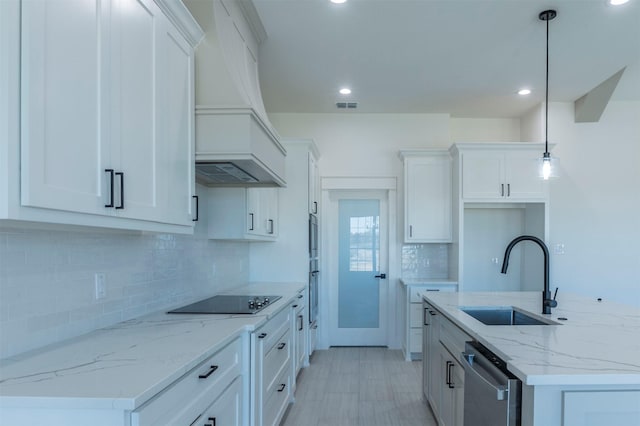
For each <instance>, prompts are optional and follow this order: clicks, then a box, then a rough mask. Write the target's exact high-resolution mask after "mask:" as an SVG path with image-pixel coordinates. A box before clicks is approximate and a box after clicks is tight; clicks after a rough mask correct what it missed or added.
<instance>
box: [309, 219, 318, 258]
mask: <svg viewBox="0 0 640 426" xmlns="http://www.w3.org/2000/svg"><path fill="white" fill-rule="evenodd" d="M317 258H318V217H317V216H316V215H314V214H310V215H309V259H317Z"/></svg>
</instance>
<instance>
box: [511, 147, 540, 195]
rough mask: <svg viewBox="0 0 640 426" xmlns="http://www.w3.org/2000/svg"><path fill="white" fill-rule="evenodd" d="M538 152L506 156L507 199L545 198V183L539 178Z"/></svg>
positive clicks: (514, 153)
mask: <svg viewBox="0 0 640 426" xmlns="http://www.w3.org/2000/svg"><path fill="white" fill-rule="evenodd" d="M541 156H542V153H541V152H538V151H522V152H519V151H517V152H509V153H507V154H506V156H505V160H506V161H505V168H506V170H505V175H506V183H507V194H506V196H507V198H510V199H539V198H544V197H545V182H544V180H542V179H541V178H540V177H538V175H539V172H538V159H539V157H541Z"/></svg>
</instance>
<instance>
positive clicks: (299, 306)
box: [293, 293, 307, 314]
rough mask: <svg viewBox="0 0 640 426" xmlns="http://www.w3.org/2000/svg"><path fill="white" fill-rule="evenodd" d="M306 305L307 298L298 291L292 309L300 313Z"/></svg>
mask: <svg viewBox="0 0 640 426" xmlns="http://www.w3.org/2000/svg"><path fill="white" fill-rule="evenodd" d="M306 305H307V298H306V297H304V293H299V294H298V297H297V298H296V299H294V301H293V309H294V310H295V312H296V314H300V312H302V310H303V309H304V307H305V306H306Z"/></svg>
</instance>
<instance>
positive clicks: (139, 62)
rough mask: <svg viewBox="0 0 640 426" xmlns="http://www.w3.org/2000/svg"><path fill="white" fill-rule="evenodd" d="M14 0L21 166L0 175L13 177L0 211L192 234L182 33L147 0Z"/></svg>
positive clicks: (189, 89)
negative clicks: (16, 4)
mask: <svg viewBox="0 0 640 426" xmlns="http://www.w3.org/2000/svg"><path fill="white" fill-rule="evenodd" d="M20 4H21V15H22V19H21V21H20V23H19V24H16V26H15V27H13V28H12V29H10V30H8V31H11V30H12V31H15V32H16V33H19V34H20V36H21V39H22V45H21V52H20V54H21V57H20V65H19V67H17V69H18V70H19V75H20V96H19V102H20V105H21V121H20V122H19V123H16V122H11V121H9V122H8V125H9V126H12V125H15V126H19V128H20V137H19V139H18V137H15V138H13V139H11V140H9V142H8V143H9V144H16V145H17V146H19V149H10V150H9V151H8V152H9V153H10V155H14V154H13V153H14V152H15V153H16V154H15V155H18V156H19V158H20V166H21V167H20V168H13V169H12V170H11V171H10V172H9V174H8V177H4V176H3V177H2V178H3V179H5V178H6V179H8V180H9V182H11V179H12V177H13V176H16V178H17V177H18V176H19V179H20V187H19V188H18V187H16V189H14V190H13V192H12V191H8V192H7V196H6V198H7V202H8V204H11V207H10V208H9V209H7V210H8V213H5V214H3V217H4V218H7V219H17V220H35V221H39V222H52V223H69V224H81V225H89V226H103V227H113V228H125V229H140V230H157V231H173V232H187V233H189V232H192V224H193V222H192V216H193V214H194V213H193V212H192V200H191V196H192V195H193V192H194V189H195V179H194V164H193V163H194V135H193V128H194V120H193V114H194V87H193V81H194V56H193V40H191V43H190V42H188V41H187V40H186V39H185V37H184V36H183V35H182V33H181V31H180V30H179V29H178V27H177V26H175V25H174V24H173V23H172V22H171V21H170V20H169V18H168V17H167V16H165V14H164V12H163V9H161V7H160V6H159V4H161V3H156V2H154V1H153V0H108V1H86V0H69V1H64V2H41V1H34V0H24V1H22V2H21V3H20ZM167 7H168V9H171V8H174V9H176V8H179V7H182V8H183V9H184V6H175V5H173V6H166V5H165V8H167ZM168 9H167V10H168ZM184 10H185V11H186V9H184ZM5 31H7V30H5ZM194 33H197V31H195V32H194ZM8 35H9V36H12V34H11V33H8ZM3 36H4V34H3ZM2 54H3V56H4V55H5V54H8V55H11V53H7V52H3V53H2ZM3 78H4V77H3ZM8 78H11V74H8ZM9 83H11V82H9ZM4 84H5V82H3V85H4ZM18 199H19V201H18Z"/></svg>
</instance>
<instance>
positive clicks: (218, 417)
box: [172, 377, 243, 426]
mask: <svg viewBox="0 0 640 426" xmlns="http://www.w3.org/2000/svg"><path fill="white" fill-rule="evenodd" d="M194 420H195V419H194ZM172 424H175V423H172ZM185 424H186V423H185ZM189 424H190V425H193V426H201V425H211V424H214V425H221V426H222V425H225V426H227V425H228V426H241V425H242V424H243V421H242V378H240V377H238V378H237V379H236V380H234V381H233V383H232V384H231V385H230V386H229V387H228V388H227V389H225V391H224V392H223V393H222V395H220V397H219V398H218V399H216V400H215V402H214V403H213V404H211V405H210V406H209V408H207V410H206V411H205V412H204V413H203V414H202V416H200V418H199V419H198V421H197V422H195V421H194V423H189Z"/></svg>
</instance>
